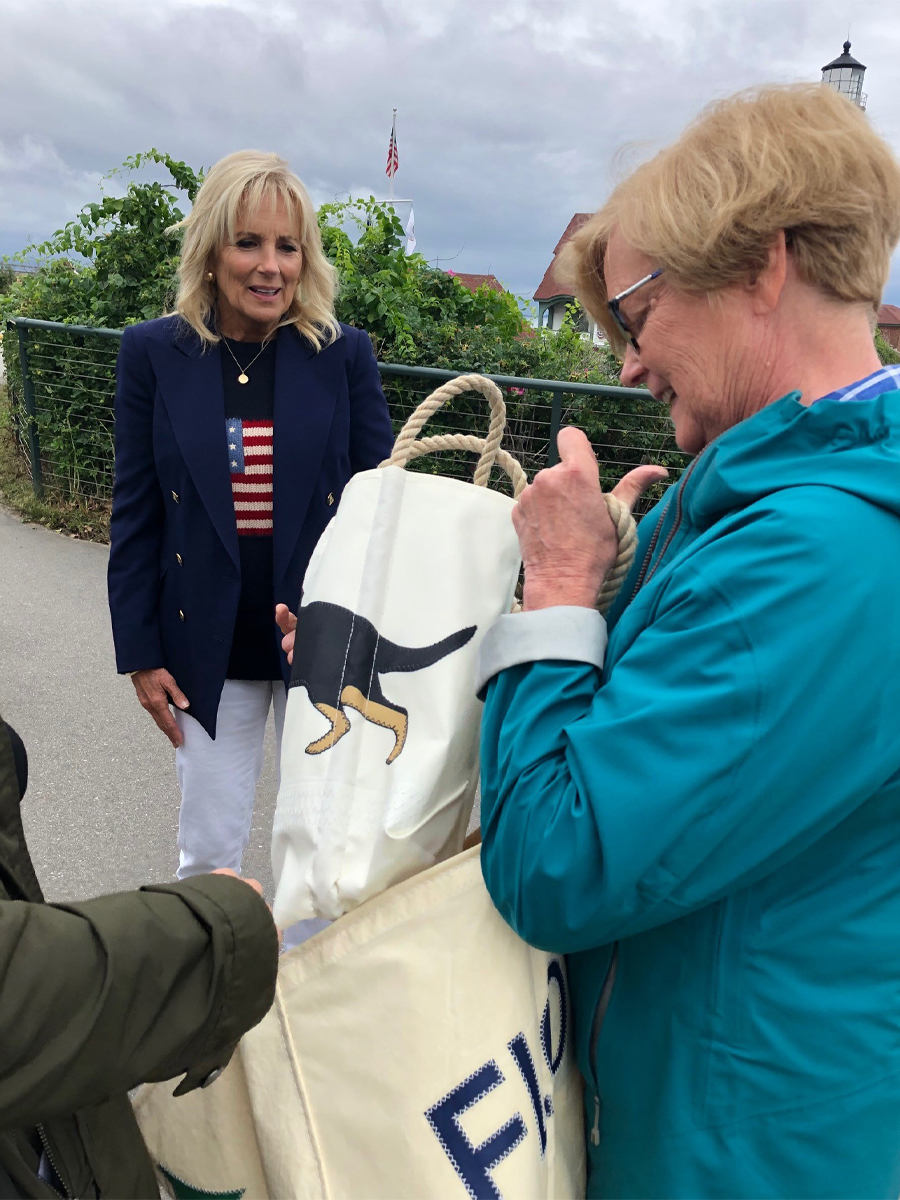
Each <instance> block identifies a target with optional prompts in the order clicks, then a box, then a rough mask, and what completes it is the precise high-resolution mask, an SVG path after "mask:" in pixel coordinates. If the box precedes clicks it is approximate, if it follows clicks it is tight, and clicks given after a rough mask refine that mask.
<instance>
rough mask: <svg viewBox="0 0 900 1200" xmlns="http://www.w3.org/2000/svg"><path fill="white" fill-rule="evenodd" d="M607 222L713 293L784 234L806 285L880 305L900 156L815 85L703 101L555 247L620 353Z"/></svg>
mask: <svg viewBox="0 0 900 1200" xmlns="http://www.w3.org/2000/svg"><path fill="white" fill-rule="evenodd" d="M614 229H618V230H619V231H620V232H621V235H622V237H623V238H624V239H625V241H626V242H628V244H629V245H630V246H632V247H633V248H634V249H636V250H639V251H640V252H641V253H643V254H645V255H646V256H647V257H648V258H649V259H651V261H652V262H653V263H654V264H655V265H657V266H660V267H664V268H665V279H666V280H667V281H668V282H670V283H672V284H673V285H674V286H676V287H679V288H683V289H685V290H687V291H692V292H708V293H713V292H716V291H718V290H719V289H721V288H725V287H728V286H729V285H730V284H736V283H740V282H746V281H748V280H751V279H753V278H755V277H756V276H757V275H758V274H759V273H760V272H761V271H762V270H763V269H764V267H765V266H766V263H767V261H768V252H769V249H770V247H771V245H772V241H773V239H774V238H775V237H776V236H777V235H778V233H779V231H781V230H783V231H784V233H785V235H786V237H787V240H788V244H789V247H790V253H791V254H792V255H793V259H794V262H795V264H796V267H797V270H798V272H799V274H800V278H801V279H802V280H803V281H804V282H805V283H807V284H811V285H813V286H815V287H818V288H820V289H821V291H822V292H823V293H825V295H827V296H830V297H832V298H833V299H835V300H839V301H843V302H846V303H850V304H856V303H865V304H866V305H868V306H870V307H871V309H872V310H873V311H876V310H877V309H878V305H879V304H880V302H881V294H882V292H883V290H884V286H885V283H886V282H887V277H888V271H889V268H890V258H891V253H892V251H893V249H894V247H895V246H896V244H897V240H898V238H900V164H898V162H897V159H896V157H895V156H894V154H893V152H892V151H891V150H890V148H889V147H888V146H887V144H886V143H885V142H884V141H883V140H882V139H881V138H880V137H879V136H878V134H877V133H875V131H874V130H873V129H872V127H871V125H870V124H869V122H868V120H867V119H866V117H865V115H864V113H863V112H862V111H861V110H860V109H859V108H858V107H857V106H856V105H855V104H852V103H851V102H850V101H849V100H847V99H845V98H844V97H842V96H840V95H839V94H838V93H837V92H836V91H834V90H833V89H831V88H830V87H827V86H823V85H822V84H794V85H788V86H774V85H773V86H767V87H762V88H757V89H753V90H751V91H747V92H741V93H738V94H737V95H736V96H732V97H730V98H728V99H726V100H722V101H719V102H718V103H716V104H713V105H711V106H710V107H709V108H708V109H706V110H705V111H704V112H703V113H701V114H700V116H699V117H698V118H697V119H696V120H695V121H694V122H692V124H690V125H689V126H688V127H687V129H686V130H685V131H684V133H683V134H682V135H681V137H680V138H679V139H678V141H677V142H674V143H673V144H672V145H671V146H668V147H667V148H666V149H665V150H662V151H661V152H660V153H659V154H657V155H656V157H655V158H653V159H651V160H650V161H649V162H647V163H644V164H643V165H642V166H640V167H638V168H637V170H636V171H634V172H633V173H632V174H631V175H630V176H629V177H628V178H627V179H625V180H623V181H622V182H621V183H620V184H619V185H618V186H617V187H616V188H615V190H614V191H613V193H612V195H611V196H610V197H609V199H608V200H607V201H606V203H605V204H604V205H603V207H602V208H601V209H600V210H599V212H597V213H595V214H594V216H593V217H592V218H591V219H590V221H588V222H587V223H586V224H585V225H584V226H582V228H581V229H580V230H579V231H578V233H576V234H575V235H574V237H572V238H571V239H570V240H569V242H568V243H567V244H566V246H564V247H563V249H562V250H561V251H560V257H559V266H558V268H557V270H558V273H559V275H560V277H562V278H568V279H569V280H570V281H571V283H572V284H574V287H575V292H576V294H577V295H578V297H579V299H580V300H581V301H582V303H583V304H584V306H585V307H586V308H587V309H588V311H589V312H590V313H591V315H592V316H593V317H594V318H595V319H596V320H597V321H598V323H599V324H600V325H601V326H602V327H603V329H604V330H605V331H606V333H607V334H608V336H609V338H610V342H611V343H612V345H613V346H615V347H616V348H618V349H622V346H623V343H622V337H621V334H620V333H619V331H618V329H617V328H616V327H615V325H614V324H613V322H612V320H611V319H610V315H609V310H608V308H607V289H606V279H605V276H604V258H605V255H606V249H607V246H608V243H609V238H610V235H611V234H612V232H613V230H614ZM635 282H637V281H636V280H635Z"/></svg>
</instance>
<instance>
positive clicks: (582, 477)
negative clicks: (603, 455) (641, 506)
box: [513, 426, 668, 611]
mask: <svg viewBox="0 0 900 1200" xmlns="http://www.w3.org/2000/svg"><path fill="white" fill-rule="evenodd" d="M557 445H558V447H559V458H560V461H559V463H558V464H557V465H556V466H555V467H549V468H547V469H546V470H544V471H540V472H538V474H537V475H536V476H535V478H534V482H533V483H532V484H530V485H529V486H528V487H527V488H525V490H524V491H523V492H522V494H521V496H520V497H519V499H518V502H517V503H516V507H515V508H514V509H513V525H514V526H515V529H516V533H517V534H518V535H519V546H520V548H521V553H522V562H523V564H524V567H525V590H524V594H523V604H522V607H523V609H525V610H526V611H527V610H529V609H531V610H533V609H538V608H550V607H551V606H553V605H556V604H565V605H575V606H577V607H581V608H593V607H594V605H595V604H596V602H597V595H598V593H599V591H600V588H601V586H602V585H603V581H604V579H605V578H606V576H607V575H608V574H609V572H610V571H611V570H612V568H613V566H614V565H615V561H616V556H617V554H618V551H619V542H618V538H617V536H616V529H615V526H614V525H613V523H612V519H611V518H610V515H609V511H608V509H607V507H606V502H605V501H604V499H603V492H602V491H601V489H600V468H599V467H598V465H597V457H596V455H595V454H594V451H593V450H592V449H591V444H590V442H589V441H588V439H587V437H586V436H585V434H584V433H582V431H581V430H580V429H575V428H573V427H571V426H570V427H569V428H567V429H561V430H560V432H559V436H558V439H557ZM667 475H668V471H667V470H666V468H665V467H657V466H643V467H636V468H635V469H634V470H633V471H629V472H628V474H627V475H625V476H624V478H623V479H621V480H620V482H619V483H618V484H617V485H616V487H615V488H614V489H613V493H612V494H613V495H614V496H616V497H617V498H618V499H619V500H621V501H622V502H623V503H624V504H627V506H628V508H629V510H631V509H633V508H634V506H635V504H636V503H637V501H638V500H639V499H640V497H641V496H642V495H643V494H644V492H645V491H647V489H648V488H649V487H651V486H652V485H653V484H654V483H658V482H659V481H660V480H662V479H665V478H666V476H667Z"/></svg>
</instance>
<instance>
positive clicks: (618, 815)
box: [482, 392, 900, 1200]
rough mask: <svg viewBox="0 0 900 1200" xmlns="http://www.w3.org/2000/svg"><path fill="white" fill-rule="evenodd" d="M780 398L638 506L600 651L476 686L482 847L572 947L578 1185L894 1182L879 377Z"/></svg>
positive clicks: (898, 427) (757, 1186)
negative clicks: (582, 1179)
mask: <svg viewBox="0 0 900 1200" xmlns="http://www.w3.org/2000/svg"><path fill="white" fill-rule="evenodd" d="M798 401H799V394H798V393H793V394H791V395H789V396H786V397H784V398H783V399H781V400H780V401H778V402H777V403H775V404H773V405H771V406H770V407H768V408H766V409H764V410H763V411H762V412H760V413H758V414H756V415H755V416H754V417H752V418H751V419H749V420H747V421H745V422H743V423H742V424H740V425H738V426H736V427H735V428H733V429H731V430H729V431H728V432H726V433H725V434H723V435H722V436H721V437H720V438H718V439H717V441H715V442H714V443H713V444H712V445H710V446H709V447H708V448H707V449H706V450H705V451H704V453H703V454H701V455H700V456H699V458H697V459H696V460H695V461H694V462H693V464H692V465H691V467H690V468H689V470H688V471H687V472H685V474H684V475H683V477H682V478H681V480H680V481H679V483H678V485H677V486H675V487H673V488H670V489H669V491H668V493H667V495H666V497H665V498H664V500H663V501H662V502H661V503H660V504H659V505H658V506H657V508H656V509H655V510H654V511H653V512H652V513H651V514H650V515H649V516H648V517H647V518H646V519H645V520H644V521H643V522H642V523H641V536H640V545H639V549H638V553H637V557H636V560H635V565H634V567H633V568H632V571H631V574H630V577H629V579H628V580H627V581H626V584H625V587H624V589H623V591H622V593H621V594H620V597H619V600H618V602H617V604H616V606H615V608H614V609H613V611H612V612H611V614H610V620H609V628H610V640H609V646H608V649H607V656H606V661H605V665H604V669H603V672H602V675H601V674H600V673H599V672H598V671H597V669H596V668H595V667H593V666H589V665H584V664H581V663H578V662H560V661H551V662H537V663H530V664H526V665H522V666H517V667H512V668H509V669H507V670H504V671H502V672H501V673H500V674H499V675H497V676H495V677H494V678H493V680H491V682H490V684H489V686H488V690H487V696H486V703H485V708H484V719H483V736H482V755H483V768H482V771H483V774H482V829H483V837H484V842H483V849H482V864H483V870H484V877H485V881H486V883H487V886H488V888H489V890H490V893H491V895H492V897H493V899H494V902H495V903H496V905H497V907H498V909H499V910H500V912H501V913H502V914H503V916H504V917H505V919H506V920H507V921H508V922H509V924H510V925H512V927H513V928H514V929H515V930H517V931H518V933H519V934H520V935H521V936H522V937H523V938H525V939H526V940H527V941H529V942H531V943H533V944H535V945H537V946H540V947H543V948H545V949H548V950H553V951H557V952H565V953H566V954H567V955H568V966H569V974H570V980H571V988H572V992H573V998H574V999H573V1003H574V1009H575V1025H576V1036H577V1040H578V1045H579V1061H580V1065H581V1069H582V1072H583V1074H584V1077H585V1080H586V1081H587V1088H586V1092H585V1116H586V1135H587V1140H588V1152H589V1162H590V1180H589V1195H591V1196H598V1197H599V1196H604V1197H613V1196H622V1197H641V1196H643V1197H675V1196H679V1197H680V1196H684V1197H759V1196H766V1197H807V1196H808V1197H841V1198H846V1197H869V1196H873V1197H886V1198H888V1197H889V1198H890V1200H894V1198H896V1197H897V1195H898V1194H900V392H890V393H886V394H882V395H881V396H879V397H878V398H876V399H874V400H870V401H864V402H852V403H849V402H848V403H843V404H842V403H838V402H835V401H830V400H825V401H820V402H819V403H817V404H815V405H813V406H811V407H808V408H807V407H804V406H802V405H801V404H800V403H799V402H798ZM639 584H640V586H639ZM611 967H612V969H610V968H611ZM604 984H605V986H604ZM604 1010H605V1015H604Z"/></svg>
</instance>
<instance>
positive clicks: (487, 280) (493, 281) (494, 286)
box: [447, 271, 506, 292]
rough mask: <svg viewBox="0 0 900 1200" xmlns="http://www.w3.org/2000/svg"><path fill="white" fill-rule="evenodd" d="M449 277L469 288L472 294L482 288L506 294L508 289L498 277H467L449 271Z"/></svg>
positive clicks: (460, 273)
mask: <svg viewBox="0 0 900 1200" xmlns="http://www.w3.org/2000/svg"><path fill="white" fill-rule="evenodd" d="M447 274H448V275H452V276H453V278H454V279H455V280H456V281H457V282H458V283H461V284H462V285H463V287H464V288H468V289H469V291H470V292H477V291H478V289H479V288H480V287H485V286H487V287H489V288H490V289H491V291H493V292H505V291H506V288H505V287H504V286H503V284H502V283H501V282H500V280H499V279H498V278H497V276H496V275H466V274H464V273H463V272H457V271H448V272H447Z"/></svg>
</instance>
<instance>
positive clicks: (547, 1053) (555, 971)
mask: <svg viewBox="0 0 900 1200" xmlns="http://www.w3.org/2000/svg"><path fill="white" fill-rule="evenodd" d="M554 979H555V980H556V986H557V988H558V989H559V1051H558V1053H557V1055H556V1058H553V1057H552V1054H553V1036H552V1034H551V1031H550V997H549V995H548V996H547V1003H546V1004H545V1005H544V1015H543V1017H542V1018H541V1049H542V1050H543V1051H544V1062H545V1063H546V1064H547V1066H548V1067H549V1068H550V1074H551V1075H552V1076H553V1077H554V1079H555V1078H556V1073H557V1071H558V1070H559V1068H560V1067H561V1066H562V1060H563V1055H564V1054H565V1052H566V1040H567V1036H568V1032H569V998H568V995H567V993H566V978H565V975H564V974H563V969H562V964H561V963H560V961H559V959H558V958H553V959H551V960H550V962H549V963H547V990H548V992H549V990H550V983H551V981H552V980H554Z"/></svg>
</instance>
